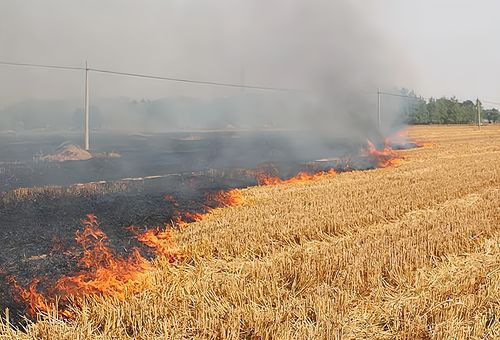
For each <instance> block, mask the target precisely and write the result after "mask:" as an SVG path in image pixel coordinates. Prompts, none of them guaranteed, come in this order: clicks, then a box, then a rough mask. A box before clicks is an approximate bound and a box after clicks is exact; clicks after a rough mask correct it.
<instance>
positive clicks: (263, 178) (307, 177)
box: [257, 169, 337, 185]
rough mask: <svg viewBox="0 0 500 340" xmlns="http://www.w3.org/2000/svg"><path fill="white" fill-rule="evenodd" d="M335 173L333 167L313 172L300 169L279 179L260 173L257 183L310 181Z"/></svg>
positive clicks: (273, 183)
mask: <svg viewBox="0 0 500 340" xmlns="http://www.w3.org/2000/svg"><path fill="white" fill-rule="evenodd" d="M336 173H337V172H336V171H335V169H330V170H328V171H320V172H316V173H313V174H311V173H308V172H304V171H301V172H299V173H298V174H297V175H295V176H294V177H292V178H289V179H281V178H279V177H274V176H269V175H267V174H264V173H261V174H258V175H257V183H258V184H259V185H278V184H297V183H304V182H308V181H312V180H315V179H318V178H320V177H324V176H329V175H334V174H336Z"/></svg>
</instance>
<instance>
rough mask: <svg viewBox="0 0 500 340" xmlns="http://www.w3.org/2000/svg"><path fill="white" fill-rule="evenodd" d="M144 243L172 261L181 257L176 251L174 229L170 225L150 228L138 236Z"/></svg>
mask: <svg viewBox="0 0 500 340" xmlns="http://www.w3.org/2000/svg"><path fill="white" fill-rule="evenodd" d="M137 240H139V241H140V242H141V243H143V244H144V245H146V246H148V247H150V248H153V249H154V250H155V252H156V254H157V255H161V256H164V257H166V258H168V261H169V262H170V263H174V262H176V261H177V260H179V259H180V257H181V256H180V254H179V253H177V252H176V251H175V243H174V242H173V241H172V230H171V229H170V227H169V226H165V228H163V229H161V228H156V229H150V230H148V231H146V232H145V233H143V234H140V235H138V236H137Z"/></svg>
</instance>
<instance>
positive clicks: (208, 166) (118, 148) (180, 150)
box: [0, 131, 413, 322]
mask: <svg viewBox="0 0 500 340" xmlns="http://www.w3.org/2000/svg"><path fill="white" fill-rule="evenodd" d="M294 134H296V136H295V135H294ZM291 136H293V138H292V137H291ZM78 137H80V136H76V135H71V134H65V135H47V134H27V135H17V136H2V137H1V138H2V146H3V147H2V152H1V154H0V159H1V160H2V162H1V164H0V165H1V166H0V178H1V182H0V183H1V185H2V187H1V191H2V194H1V195H0V221H1V225H0V240H1V242H2V246H3V251H2V252H1V253H0V277H1V278H2V280H1V283H0V301H1V303H0V308H1V309H2V310H4V309H5V308H8V309H9V310H10V315H11V319H12V320H13V321H14V322H18V320H21V318H22V317H24V316H26V315H29V313H28V311H29V310H30V308H33V306H30V304H33V297H26V296H25V297H24V298H23V297H22V296H21V295H22V294H20V290H19V289H16V287H32V288H33V289H36V290H37V292H38V291H40V293H41V294H46V293H47V291H49V290H50V289H51V287H53V286H54V285H55V284H56V282H57V281H58V280H59V279H60V278H61V277H64V276H66V275H68V274H70V273H76V272H79V270H81V269H82V268H81V261H80V260H81V258H82V257H83V256H84V249H82V246H81V244H78V242H77V241H76V239H75V235H77V233H78V232H80V231H81V230H82V228H83V226H82V222H83V221H84V220H85V218H86V216H87V215H88V214H93V215H95V216H97V218H98V220H99V227H100V229H101V230H102V232H103V233H104V235H106V238H107V240H106V241H107V244H108V246H109V247H110V249H111V251H112V252H113V253H114V255H115V256H117V257H124V258H127V257H129V256H131V254H132V253H133V252H134V251H135V250H136V249H139V251H140V253H141V256H144V258H145V259H152V258H154V257H155V252H154V249H151V248H150V247H147V246H145V245H144V244H142V243H141V242H139V241H138V239H137V232H146V231H148V230H152V229H154V228H159V227H163V226H165V225H168V226H169V228H173V229H178V228H179V226H180V225H183V224H185V223H189V222H193V221H196V220H197V219H198V217H197V216H199V214H203V213H206V212H207V211H209V210H211V209H214V208H217V207H220V206H221V205H222V206H223V205H224V202H220V201H219V200H217V199H215V200H214V199H213V197H214V195H217V193H221V192H228V190H231V189H235V188H245V187H249V186H254V185H257V184H276V183H279V182H281V181H282V180H286V179H289V178H294V177H296V176H298V178H299V179H300V178H302V179H308V178H309V176H311V175H314V174H317V173H320V174H321V173H323V172H326V171H333V170H335V171H351V170H355V169H369V168H375V167H378V166H379V165H378V164H377V162H378V161H379V160H380V159H382V161H384V160H390V159H392V158H393V155H382V156H380V155H376V154H375V155H365V154H363V152H361V151H362V150H363V148H365V147H366V145H365V146H363V145H362V144H360V145H355V146H353V145H352V144H345V145H344V144H343V143H342V141H338V142H337V145H338V147H337V149H336V152H335V154H333V153H332V152H329V151H326V148H325V149H321V148H317V147H313V145H312V144H310V143H309V142H308V141H305V140H300V138H301V137H300V135H299V134H297V133H294V132H286V131H285V132H283V131H281V132H277V131H271V132H262V133H259V134H255V133H252V134H251V133H248V132H197V133H196V132H194V133H171V134H156V135H138V134H136V135H123V134H111V135H109V134H100V133H97V134H96V137H95V144H96V145H98V146H99V148H98V149H97V150H93V152H95V153H99V152H102V151H103V150H106V151H110V150H112V151H113V152H116V153H118V154H120V156H121V157H120V158H110V159H107V158H94V159H90V160H82V161H78V160H74V161H66V162H47V161H41V160H40V155H44V154H51V153H54V152H57V150H58V149H60V148H61V147H62V146H64V145H68V144H72V143H77V142H78ZM290 140H295V142H296V143H297V144H301V145H305V146H306V147H308V148H310V152H307V155H308V156H307V158H305V157H300V156H299V154H304V153H300V152H299V153H297V151H296V149H293V148H292V147H291V146H290V145H288V141H290ZM411 146H413V145H410V147H411ZM403 147H407V146H404V145H403ZM34 155H35V156H34ZM37 155H38V156H37ZM332 156H334V157H332ZM324 157H328V158H326V159H325V158H324ZM380 157H382V158H380ZM319 158H322V159H320V160H318V161H314V160H315V159H319ZM271 161H272V162H271ZM301 176H302V177H301ZM304 176H306V177H304ZM131 226H133V228H134V230H130V229H129V228H130V227H131ZM84 270H88V268H86V269H84ZM22 289H24V288H22ZM38 307H39V306H38ZM33 312H34V311H33ZM31 316H34V315H31Z"/></svg>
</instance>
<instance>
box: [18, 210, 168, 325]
mask: <svg viewBox="0 0 500 340" xmlns="http://www.w3.org/2000/svg"><path fill="white" fill-rule="evenodd" d="M82 224H83V225H84V230H83V231H79V232H77V233H76V237H75V239H76V241H77V242H78V243H79V244H80V245H81V246H82V248H83V256H82V257H81V259H80V261H79V263H78V264H79V266H80V267H81V268H82V270H81V271H80V272H77V273H75V274H72V275H68V276H63V277H61V278H60V279H59V280H57V282H56V283H55V285H54V287H53V288H51V289H50V291H48V294H47V295H48V296H45V295H44V294H42V293H41V292H40V291H39V290H38V286H39V284H40V283H41V280H40V279H38V278H37V279H34V280H33V281H32V282H31V283H30V284H29V286H28V288H24V287H22V286H20V285H19V284H18V283H17V282H16V280H15V279H11V283H12V286H13V287H14V289H15V290H16V291H17V292H18V295H19V298H20V299H21V300H22V301H24V302H25V303H26V304H27V306H28V313H29V314H30V315H32V316H34V315H36V312H38V311H41V312H45V313H52V312H54V311H56V301H59V304H60V306H62V308H61V309H59V314H60V315H61V316H64V317H72V316H73V314H72V312H71V311H70V310H69V309H67V308H66V307H65V305H67V304H68V303H69V302H70V300H71V299H72V297H76V298H78V297H82V296H84V295H105V296H111V297H114V298H118V299H120V300H123V299H124V298H125V297H126V296H127V295H128V294H134V293H136V292H139V291H141V290H142V289H143V288H144V287H145V286H147V284H148V281H147V278H148V276H147V274H146V271H147V270H148V269H149V268H150V262H149V261H148V260H147V259H145V258H144V257H142V256H141V254H140V253H139V251H138V250H137V249H134V250H133V252H132V254H131V255H130V256H129V257H121V256H118V255H116V254H115V253H114V252H113V251H112V250H111V249H110V248H109V245H108V243H109V241H108V238H107V236H106V234H105V233H104V232H103V231H102V230H101V229H100V228H99V223H98V221H97V218H96V217H95V216H94V215H92V214H90V215H87V218H86V219H85V220H83V221H82ZM164 238H165V237H164ZM162 252H165V250H164V249H162ZM56 297H57V298H56Z"/></svg>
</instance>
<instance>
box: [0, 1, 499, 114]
mask: <svg viewBox="0 0 500 340" xmlns="http://www.w3.org/2000/svg"><path fill="white" fill-rule="evenodd" d="M274 1H275V0H231V1H229V0H210V1H209V0H205V1H203V0H170V1H168V0H150V1H126V0H113V1H112V0H109V1H102V0H88V1H70V0H45V1H42V0H25V1H20V0H0V60H7V61H17V62H33V63H49V64H62V65H71V66H73V65H74V66H82V65H83V63H84V61H85V59H88V60H89V63H90V66H91V67H96V68H111V69H114V70H121V71H128V72H142V73H151V74H159V75H165V76H175V77H188V78H198V79H206V80H219V81H228V82H238V81H239V80H240V74H241V69H242V66H244V67H245V78H246V81H247V83H257V84H264V85H270V86H273V85H274V86H285V87H293V86H295V84H288V83H286V84H284V83H283V79H286V78H283V79H270V78H269V77H268V76H267V75H266V73H267V72H266V68H262V69H260V67H259V66H260V64H259V63H255V62H253V61H254V60H253V58H252V55H251V53H252V51H251V50H250V51H246V50H245V47H246V46H247V45H248V43H250V42H248V41H246V39H241V36H242V35H241V33H240V31H239V29H240V28H241V29H242V30H245V29H249V27H246V26H245V27H242V26H241V22H240V21H241V17H242V16H245V15H246V14H245V13H246V12H247V11H248V10H249V8H250V7H251V6H253V5H250V3H252V2H255V3H258V4H260V5H261V6H265V5H264V4H266V3H273V2H274ZM303 1H307V0H303ZM332 1H333V0H332ZM351 2H352V3H355V4H356V5H357V6H358V7H361V8H362V9H361V11H362V12H364V14H363V15H361V16H360V18H361V19H360V20H363V21H365V20H366V21H372V23H371V25H372V26H375V27H376V28H377V29H378V30H376V29H374V30H373V31H372V32H371V33H372V34H373V33H375V34H376V35H377V36H379V37H381V38H383V40H384V41H385V42H386V44H389V45H391V47H392V49H391V50H394V51H398V55H397V56H395V55H388V56H387V57H388V58H390V59H400V60H401V64H403V65H404V67H405V68H406V69H407V70H408V72H407V73H405V74H400V78H399V84H395V85H399V86H405V87H411V88H413V89H415V90H416V91H417V93H420V94H422V95H424V96H435V97H436V96H442V95H446V96H451V95H456V96H458V97H459V98H475V97H479V98H483V99H489V100H496V101H500V90H499V86H498V85H497V84H498V81H499V79H500V44H499V43H500V37H499V33H500V18H499V17H498V16H499V14H500V1H498V0H475V1H473V0H420V1H419V0H413V1H407V0H357V1H354V0H353V1H351ZM214 3H220V4H223V5H220V4H219V6H213V4H214ZM260 5H259V6H260ZM263 8H264V7H263ZM274 10H275V11H276V12H275V14H273V15H276V16H279V15H281V12H280V11H279V10H276V8H274ZM253 15H254V17H255V18H258V16H255V13H254V14H253ZM271 17H272V16H271ZM267 18H269V16H268V17H267ZM247 24H248V22H247ZM253 24H254V25H259V22H258V19H257V20H255V22H254V23H253ZM297 24H298V25H300V22H298V23H297ZM356 24H357V23H355V22H354V23H353V25H356ZM250 29H251V27H250ZM256 39H258V37H257V38H256ZM226 42H230V44H227V43H226ZM251 43H253V44H255V43H256V42H255V41H253V42H251ZM388 51H389V50H388ZM269 53H273V51H270V52H269ZM388 53H390V54H394V53H393V52H388ZM399 67H400V66H399ZM92 77H93V79H92V81H93V82H94V84H95V86H93V87H92V91H93V92H92V93H93V95H96V96H130V97H133V98H143V97H145V98H157V97H162V96H168V95H186V96H191V95H195V96H205V97H211V96H218V95H225V94H228V93H230V91H228V90H223V89H218V88H207V87H200V86H193V85H182V84H172V83H161V82H155V81H150V80H139V79H129V80H125V79H121V78H120V79H116V78H112V77H109V76H104V75H93V76H92ZM274 81H276V82H274ZM232 91H234V90H232ZM82 93H83V78H82V75H81V73H78V72H73V73H71V72H70V73H68V72H65V71H47V70H36V69H22V68H14V67H6V66H1V65H0V107H1V106H4V105H7V104H9V103H13V102H15V101H18V100H23V99H26V98H33V97H35V98H43V99H65V98H80V97H81V94H82Z"/></svg>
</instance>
